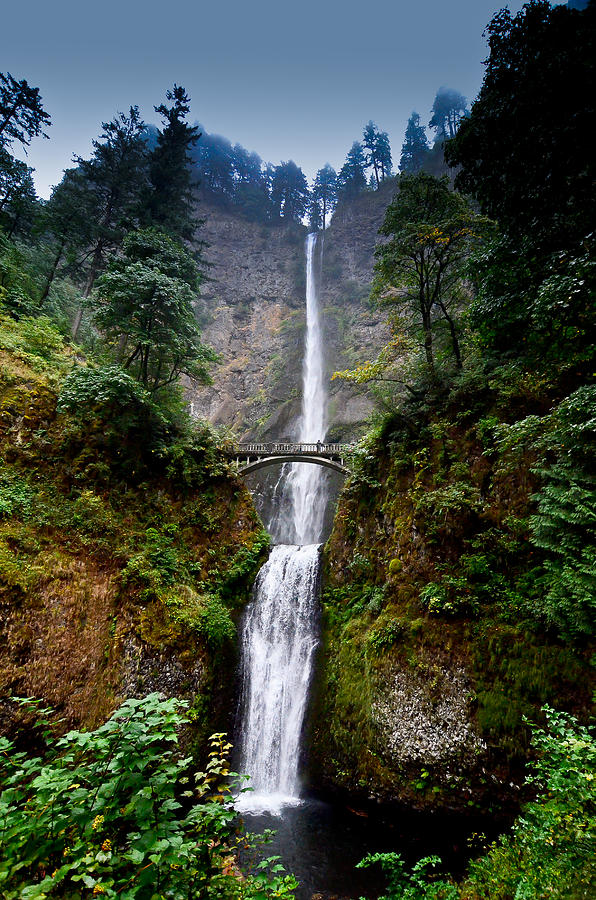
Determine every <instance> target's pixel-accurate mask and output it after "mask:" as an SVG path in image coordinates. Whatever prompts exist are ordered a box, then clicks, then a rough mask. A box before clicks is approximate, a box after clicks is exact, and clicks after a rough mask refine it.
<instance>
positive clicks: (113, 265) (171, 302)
mask: <svg viewBox="0 0 596 900" xmlns="http://www.w3.org/2000/svg"><path fill="white" fill-rule="evenodd" d="M198 281H199V272H198V268H197V265H196V263H195V261H194V260H193V258H192V256H191V255H190V254H189V253H188V251H187V250H186V249H185V248H184V247H183V246H182V244H180V243H179V242H177V241H175V240H173V239H172V238H170V237H168V235H167V234H165V233H164V232H160V231H157V230H156V229H153V228H148V229H145V230H144V231H136V232H129V233H128V234H127V235H126V237H125V239H124V241H123V245H122V252H121V253H120V254H119V255H118V256H116V257H113V258H112V260H111V262H110V264H109V266H108V269H107V271H106V272H105V273H104V274H103V275H102V276H101V277H100V278H99V279H98V281H97V291H96V293H95V294H94V295H93V297H92V298H91V301H90V302H91V305H92V307H93V309H94V320H95V322H96V324H97V326H98V327H99V328H100V329H101V330H102V332H104V333H105V334H106V336H107V337H108V339H111V340H113V341H114V342H119V344H120V346H121V348H123V349H121V351H120V353H121V356H122V365H123V368H125V369H127V370H129V371H130V372H131V373H132V374H133V375H134V377H135V378H136V379H137V380H138V381H140V382H141V384H142V385H143V387H144V388H145V389H146V390H149V391H150V392H151V393H155V392H156V391H158V390H159V389H160V388H163V387H164V386H165V385H168V384H171V383H172V382H174V381H176V380H177V379H178V377H179V376H180V375H181V374H186V375H189V376H190V377H192V378H194V379H196V380H198V381H201V382H203V383H207V382H208V381H209V376H208V374H207V366H208V364H209V363H210V362H214V361H215V359H216V356H215V354H214V353H213V351H211V350H209V349H208V348H207V347H205V346H204V345H203V344H202V343H201V340H200V332H199V328H198V325H197V321H196V318H195V315H194V310H193V302H194V300H195V295H196V291H197V289H198Z"/></svg>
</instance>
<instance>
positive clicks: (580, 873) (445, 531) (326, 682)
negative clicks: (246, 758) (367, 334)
mask: <svg viewBox="0 0 596 900" xmlns="http://www.w3.org/2000/svg"><path fill="white" fill-rule="evenodd" d="M595 11H596V7H595V6H594V4H593V3H592V4H589V5H588V6H587V8H586V9H585V10H584V11H583V12H581V13H578V12H576V11H573V10H570V9H565V8H564V7H562V6H557V7H554V8H552V7H551V6H550V4H549V3H546V2H542V0H535V2H531V3H529V4H527V5H526V6H525V7H524V9H523V10H522V11H521V12H520V13H519V14H518V15H517V16H515V17H513V16H511V15H510V14H509V13H508V12H507V11H503V12H501V13H499V14H498V15H497V16H496V17H495V18H494V19H493V22H492V23H491V25H490V26H489V29H488V34H489V43H490V48H491V53H490V58H489V60H488V62H487V71H486V77H485V81H484V85H483V88H482V90H481V92H480V96H479V99H478V101H477V103H475V104H474V105H473V106H472V110H471V113H470V115H469V117H464V118H462V120H461V123H460V128H459V131H458V132H457V135H456V136H455V137H454V138H453V140H452V142H451V143H447V145H446V153H447V158H448V159H449V160H450V161H451V162H452V164H457V165H458V166H459V167H460V168H459V171H458V173H457V176H456V179H455V184H456V186H459V187H460V188H461V189H462V190H466V191H469V192H471V195H472V196H471V197H467V198H466V197H465V196H461V195H457V194H452V205H454V204H456V203H459V204H460V205H461V207H460V208H461V210H462V211H465V213H466V215H467V216H468V220H467V221H466V222H463V221H462V227H461V228H458V227H457V223H456V221H455V219H454V216H453V215H452V213H451V212H450V210H449V208H448V206H447V205H445V206H444V207H443V208H442V209H440V210H439V211H437V208H436V206H435V205H433V204H432V203H429V202H428V192H426V193H425V191H424V185H425V184H427V182H428V183H431V182H433V179H430V177H429V176H428V175H426V174H425V173H423V172H421V173H417V174H413V175H402V176H401V178H400V179H399V183H398V192H397V194H396V196H395V199H394V201H393V203H392V204H391V206H390V207H389V210H388V212H387V215H386V218H385V223H384V226H383V227H382V229H381V233H382V234H383V235H384V236H385V238H386V243H384V244H381V245H380V246H379V248H378V250H377V254H376V255H377V264H376V283H375V290H374V294H373V299H374V300H375V301H376V302H378V303H380V304H382V305H383V306H384V307H385V308H387V309H388V310H389V312H390V319H389V323H388V324H389V327H390V329H391V330H392V339H391V341H390V343H389V344H387V345H386V346H385V347H384V348H383V350H382V351H381V353H380V355H379V356H378V357H377V359H376V360H372V361H370V362H368V363H366V364H364V365H361V366H359V367H358V368H356V369H353V370H348V371H346V372H343V373H340V374H341V375H342V376H343V377H344V378H348V379H350V380H353V381H355V382H357V383H366V384H369V385H371V386H373V389H374V390H376V392H377V395H378V398H379V401H380V404H381V405H382V408H383V409H384V412H383V414H382V415H381V416H380V417H379V420H378V423H377V426H376V428H375V430H374V431H373V432H372V433H371V434H369V436H368V438H367V439H366V440H364V441H363V442H362V444H361V445H360V448H359V449H358V451H357V452H356V453H355V455H354V460H353V470H354V476H353V478H352V479H351V480H350V482H349V483H348V485H347V486H346V489H345V491H344V493H343V496H342V498H341V499H340V504H339V509H338V516H337V519H336V526H335V529H334V532H333V534H332V536H331V539H330V541H329V543H328V545H327V548H326V558H327V562H326V566H327V576H326V585H327V587H326V592H325V595H324V617H325V618H324V622H325V627H324V632H325V635H326V646H325V648H324V654H323V656H324V673H323V684H322V686H321V689H320V694H319V707H318V710H317V712H316V715H315V721H314V736H315V747H316V752H315V759H314V767H315V770H317V771H318V772H319V775H320V776H321V777H322V778H323V779H326V780H328V781H331V782H334V783H339V784H343V785H344V786H346V787H348V788H349V789H351V790H358V789H359V788H360V789H361V790H362V791H363V792H365V793H367V794H370V793H372V794H374V793H380V794H382V795H384V796H392V797H394V798H400V799H407V801H408V802H410V803H412V802H413V803H415V804H418V805H421V806H433V805H435V804H436V803H437V802H440V803H442V804H445V805H448V806H461V804H462V803H464V804H466V803H467V804H469V805H470V806H474V805H476V804H478V803H482V802H489V803H491V804H492V808H496V807H495V804H494V799H495V795H496V796H497V797H499V798H500V801H501V804H502V801H503V800H506V799H507V798H508V797H509V799H511V796H512V792H511V790H510V786H511V782H517V783H518V785H521V783H522V779H521V763H522V762H523V760H524V759H526V758H527V757H528V755H530V756H531V754H532V750H531V728H530V726H529V725H528V720H529V721H530V722H538V723H539V724H540V726H542V724H543V723H544V720H545V717H546V718H547V719H548V720H549V725H550V731H549V732H548V734H547V732H544V731H542V730H541V727H540V728H538V729H537V730H536V729H535V732H534V733H535V737H534V744H533V746H534V750H535V752H537V753H538V754H539V759H540V762H539V763H538V764H537V765H538V769H537V772H538V775H537V776H535V777H534V779H533V781H531V785H533V786H534V788H535V787H536V786H537V785H538V784H539V785H540V787H541V788H542V789H543V791H544V793H543V794H542V795H541V796H540V798H539V799H538V800H535V801H532V802H531V803H530V805H526V806H525V812H524V814H523V816H522V818H521V819H519V820H518V822H517V824H516V826H515V828H514V830H513V832H512V834H511V836H510V837H506V838H503V839H502V840H501V841H500V842H499V843H498V844H497V845H496V846H495V847H494V848H493V849H492V850H491V851H490V852H489V854H488V856H487V857H486V858H484V859H483V860H481V861H479V862H478V863H476V864H474V865H473V867H472V869H471V870H470V875H469V878H468V880H467V881H466V882H465V883H464V885H463V886H461V887H459V888H455V887H454V886H452V885H450V884H447V883H445V884H439V883H438V882H435V883H434V884H433V885H427V883H426V881H425V879H424V878H423V877H422V874H421V869H418V870H416V872H415V873H414V875H413V876H412V877H410V876H407V875H406V874H404V872H403V870H402V869H401V868H400V863H399V862H396V861H395V860H393V861H392V860H385V863H386V864H387V865H388V866H389V867H390V868H391V867H392V866H393V873H394V876H395V877H394V881H393V885H394V886H393V892H392V894H391V896H395V897H398V896H399V897H401V896H411V897H417V896H421V897H422V896H428V897H449V896H465V897H474V898H476V897H495V898H496V897H503V898H505V897H514V896H515V897H522V896H523V897H539V896H547V895H548V896H551V895H552V896H561V897H563V896H565V897H567V896H570V897H578V898H579V897H588V896H590V895H591V892H592V891H593V889H594V878H595V873H594V869H593V851H594V846H595V845H594V827H595V819H594V795H593V789H592V783H593V780H594V778H595V777H596V773H595V771H594V763H595V761H594V743H593V737H592V736H591V735H590V734H589V733H588V731H586V730H585V728H584V727H583V726H582V725H579V724H578V723H577V721H575V722H574V721H573V720H571V719H567V718H566V717H565V715H564V714H562V713H554V712H552V711H549V710H547V709H546V707H545V704H548V706H550V707H555V708H558V709H565V710H567V711H572V712H574V713H575V714H576V716H577V717H578V719H579V721H580V722H585V721H586V720H587V718H588V717H589V715H590V713H591V712H592V711H593V692H594V671H593V663H594V649H595V643H594V642H595V639H596V632H595V626H594V621H595V620H594V596H595V593H596V580H595V571H594V560H595V552H596V551H595V546H596V533H595V530H594V522H595V521H596V507H595V498H596V495H595V492H594V454H595V451H596V446H595V444H594V421H595V414H596V405H595V401H596V394H595V389H594V376H593V372H594V368H593V367H594V348H593V344H592V342H591V334H592V333H593V330H594V322H595V316H594V313H595V309H594V296H595V293H594V287H595V285H594V278H593V266H594V244H593V235H591V233H590V228H591V222H590V217H591V215H592V209H593V196H592V187H593V183H594V161H593V158H592V157H591V156H590V151H589V149H588V148H589V144H588V142H587V141H586V139H585V134H584V133H583V132H582V135H579V134H577V136H576V137H575V138H574V137H572V135H573V134H574V129H575V128H576V127H580V128H581V124H580V123H581V122H582V121H584V118H583V117H584V116H586V115H591V114H592V111H593V96H592V95H590V96H589V97H588V96H586V90H585V88H586V86H587V85H593V76H594V54H593V46H592V45H593V39H594V33H595V30H594V14H595ZM555 46H556V53H555V52H553V48H554V47H555ZM555 59H556V60H557V62H555ZM561 59H565V60H568V65H567V64H566V65H565V67H564V68H565V79H567V78H569V81H566V80H563V81H561V78H560V73H561V68H560V61H561ZM580 72H581V75H580V74H579V73H580ZM538 83H539V84H540V88H539V89H538V86H537V85H538ZM572 84H574V85H575V84H577V85H578V86H579V89H578V91H577V92H575V91H574V90H573V89H572V87H571V85H572ZM566 85H567V87H568V88H569V91H568V96H569V97H570V104H569V105H568V106H567V107H566V108H565V112H564V113H563V114H562V116H561V118H560V120H559V121H558V122H557V123H556V124H555V123H552V120H551V118H550V110H551V109H552V106H551V102H550V101H551V100H552V102H553V103H554V102H555V101H554V98H555V97H556V96H560V92H561V91H565V90H566V87H565V86H566ZM538 90H540V94H541V96H543V97H544V96H547V97H548V98H549V102H545V103H541V102H537V91H538ZM530 98H531V99H530ZM520 109H523V115H521V114H520ZM494 129H496V131H495V130H494ZM546 133H548V135H549V138H548V146H549V148H550V149H549V153H547V154H546V155H537V154H536V152H535V150H536V136H537V135H541V134H542V135H545V134H546ZM491 135H492V136H491ZM569 140H571V141H572V143H573V152H572V153H570V154H568V153H566V149H565V148H566V147H567V142H568V141H569ZM489 147H490V151H489ZM491 154H492V155H491ZM559 154H561V155H564V156H565V160H564V162H563V161H562V158H561V159H560V158H559ZM587 181H589V182H590V187H587ZM434 185H435V190H436V191H437V192H439V190H440V181H435V182H434ZM413 187H415V188H416V189H417V191H418V198H419V199H418V203H417V204H416V203H414V204H411V203H409V200H410V197H411V196H412V194H413V193H414V191H413ZM443 189H444V190H445V191H448V189H449V188H448V185H447V183H444V185H443ZM478 208H480V212H481V213H482V214H483V215H490V216H491V217H492V219H493V222H492V223H491V222H490V221H489V220H487V219H486V220H484V223H483V227H482V228H481V229H478V228H475V226H474V219H475V218H476V217H477V216H478V212H477V211H478ZM478 220H479V221H481V220H480V217H478ZM454 235H456V236H457V240H458V242H459V247H460V248H461V250H462V252H461V254H457V253H454V254H453V256H452V257H451V260H452V261H453V263H454V265H453V267H452V268H451V269H449V267H448V266H444V265H443V258H444V259H445V261H446V262H447V263H449V262H450V255H449V249H450V247H451V245H452V243H453V238H454ZM471 238H474V240H471ZM472 245H475V246H472ZM454 248H455V249H456V250H457V249H458V247H457V245H455V244H454ZM445 275H447V276H449V277H446V278H445V279H444V281H443V283H441V282H442V279H443V278H444V276H445ZM427 288H428V289H427ZM458 697H459V698H460V699H462V700H463V703H464V706H463V709H462V707H461V706H458V703H457V698H458ZM396 698H397V699H396ZM449 698H451V699H450V702H447V701H448V700H449ZM404 709H408V716H409V714H410V712H409V711H410V710H416V711H418V713H419V715H418V720H417V722H416V728H413V729H409V730H408V729H407V728H406V727H405V725H404V722H403V718H404V717H403V712H404ZM542 709H545V710H546V711H545V712H541V710H542ZM406 718H407V717H406ZM323 723H324V725H323ZM516 795H517V797H518V798H519V799H522V800H523V799H526V800H527V799H528V798H529V797H530V796H531V790H529V787H525V788H523V790H522V791H521V792H513V796H516ZM395 866H397V868H395Z"/></svg>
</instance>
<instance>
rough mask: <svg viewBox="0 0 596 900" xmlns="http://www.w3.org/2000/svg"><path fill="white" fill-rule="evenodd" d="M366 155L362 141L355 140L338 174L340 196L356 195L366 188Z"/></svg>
mask: <svg viewBox="0 0 596 900" xmlns="http://www.w3.org/2000/svg"><path fill="white" fill-rule="evenodd" d="M365 169H366V157H365V155H364V148H363V146H362V144H361V143H360V141H354V143H353V144H352V146H351V148H350V150H349V151H348V155H347V157H346V161H345V163H344V164H343V166H342V167H341V169H340V170H339V175H338V176H337V188H338V197H339V198H341V199H348V198H351V197H355V196H356V195H357V194H359V193H360V192H361V191H363V190H365V189H366V175H365V174H364V173H365Z"/></svg>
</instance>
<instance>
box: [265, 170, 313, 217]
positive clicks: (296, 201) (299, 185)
mask: <svg viewBox="0 0 596 900" xmlns="http://www.w3.org/2000/svg"><path fill="white" fill-rule="evenodd" d="M271 201H272V204H273V209H274V212H275V214H276V215H277V216H279V217H280V218H282V219H290V220H291V221H294V222H300V221H301V219H302V217H303V215H304V214H305V212H306V210H307V208H308V206H309V203H310V191H309V190H308V182H307V180H306V177H305V175H304V172H303V171H302V169H301V168H300V167H299V166H297V165H296V163H295V162H294V161H293V160H290V161H289V162H282V163H281V164H280V165H279V166H276V167H275V170H274V173H273V178H272V182H271Z"/></svg>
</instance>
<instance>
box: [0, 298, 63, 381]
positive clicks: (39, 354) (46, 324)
mask: <svg viewBox="0 0 596 900" xmlns="http://www.w3.org/2000/svg"><path fill="white" fill-rule="evenodd" d="M0 350H7V351H8V352H9V353H11V354H13V355H14V356H16V357H17V358H18V359H20V360H22V361H23V362H24V363H26V364H27V365H28V366H29V367H30V368H31V369H32V370H33V371H34V372H36V373H39V374H43V375H46V376H49V378H50V380H51V381H55V380H57V379H58V378H59V377H60V376H61V375H64V373H65V372H66V371H67V370H68V369H69V368H70V365H71V363H70V361H69V359H68V357H67V355H66V353H65V346H64V339H63V337H62V335H61V334H60V333H59V332H58V330H57V328H56V326H55V324H54V323H53V322H52V321H51V320H50V319H49V318H47V316H35V317H34V316H24V317H23V318H21V319H19V320H18V321H15V320H14V319H12V318H10V317H8V316H3V315H1V314H0Z"/></svg>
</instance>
